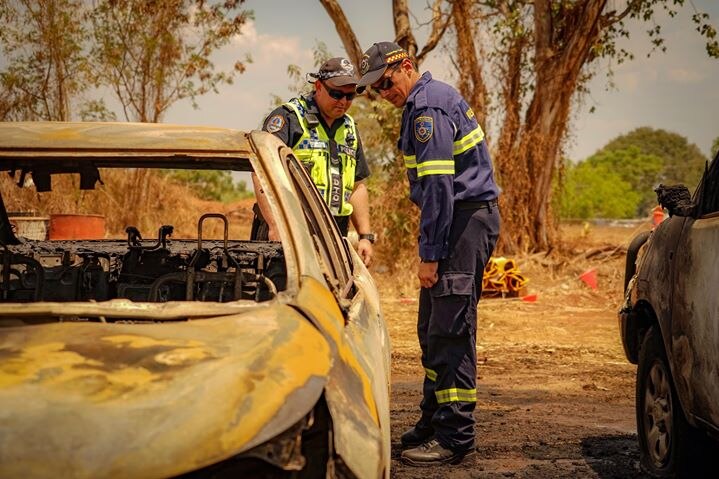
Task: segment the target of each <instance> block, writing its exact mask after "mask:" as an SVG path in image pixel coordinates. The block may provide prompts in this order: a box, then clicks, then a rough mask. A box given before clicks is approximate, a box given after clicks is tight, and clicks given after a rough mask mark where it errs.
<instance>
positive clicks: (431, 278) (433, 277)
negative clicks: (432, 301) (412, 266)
mask: <svg viewBox="0 0 719 479" xmlns="http://www.w3.org/2000/svg"><path fill="white" fill-rule="evenodd" d="M437 264H438V263H437V262H436V261H432V262H429V263H422V262H420V263H419V267H418V268H417V277H418V278H419V284H420V285H421V286H422V287H423V288H431V287H432V286H434V283H436V282H437V280H438V279H439V276H437Z"/></svg>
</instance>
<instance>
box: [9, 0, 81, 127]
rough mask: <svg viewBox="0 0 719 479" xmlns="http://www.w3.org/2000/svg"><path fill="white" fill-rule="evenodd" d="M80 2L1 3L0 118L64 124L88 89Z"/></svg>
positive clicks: (33, 0)
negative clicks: (2, 62) (2, 65)
mask: <svg viewBox="0 0 719 479" xmlns="http://www.w3.org/2000/svg"><path fill="white" fill-rule="evenodd" d="M83 10H84V5H83V2H82V1H81V0H17V1H13V2H9V1H4V0H3V1H0V25H2V27H1V28H0V45H1V46H2V52H3V54H4V56H5V59H6V61H7V64H6V65H5V67H6V69H5V70H4V71H2V72H0V120H58V121H62V120H69V119H70V116H71V107H72V105H71V103H72V100H73V99H75V98H76V97H77V96H78V95H80V94H81V93H82V92H83V91H84V90H86V88H87V87H88V86H89V76H88V73H89V70H88V62H87V60H86V55H85V53H86V52H84V51H83V45H84V44H85V40H86V35H87V31H86V30H85V28H84V24H83V22H81V21H78V16H79V17H82V12H83Z"/></svg>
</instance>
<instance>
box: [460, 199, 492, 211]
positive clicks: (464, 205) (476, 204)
mask: <svg viewBox="0 0 719 479" xmlns="http://www.w3.org/2000/svg"><path fill="white" fill-rule="evenodd" d="M493 206H495V207H496V206H497V199H496V198H495V199H493V200H487V201H455V202H454V207H455V208H456V209H458V210H481V209H483V208H486V209H488V210H489V209H491V208H492V207H493Z"/></svg>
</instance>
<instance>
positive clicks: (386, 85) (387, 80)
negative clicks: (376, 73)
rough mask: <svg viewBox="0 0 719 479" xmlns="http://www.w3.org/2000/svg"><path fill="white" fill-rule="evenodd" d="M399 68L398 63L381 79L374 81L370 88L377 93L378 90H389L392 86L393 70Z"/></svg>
mask: <svg viewBox="0 0 719 479" xmlns="http://www.w3.org/2000/svg"><path fill="white" fill-rule="evenodd" d="M398 68H399V64H397V65H395V66H393V67H392V69H391V70H390V71H389V75H388V76H386V77H384V78H382V80H381V81H380V82H379V83H376V84H374V85H372V89H373V90H374V91H375V93H377V94H378V95H379V93H380V92H382V91H384V90H389V89H390V88H392V87H393V86H394V82H393V81H392V77H393V76H394V72H396V71H397V69H398Z"/></svg>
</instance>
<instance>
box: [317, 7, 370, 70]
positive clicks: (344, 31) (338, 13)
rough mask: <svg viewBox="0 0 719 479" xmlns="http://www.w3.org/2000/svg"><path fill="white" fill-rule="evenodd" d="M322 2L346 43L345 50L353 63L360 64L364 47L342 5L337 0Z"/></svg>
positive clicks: (344, 43) (343, 43) (343, 42)
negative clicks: (361, 45)
mask: <svg viewBox="0 0 719 479" xmlns="http://www.w3.org/2000/svg"><path fill="white" fill-rule="evenodd" d="M320 3H321V4H322V6H323V7H325V10H326V11H327V14H328V15H329V16H330V18H331V19H332V22H333V23H334V24H335V28H336V29H337V34H338V35H339V36H340V39H341V40H342V45H344V47H345V51H346V52H347V55H348V56H349V57H350V60H352V63H354V64H355V65H357V66H359V64H360V62H361V61H362V48H361V47H360V44H359V42H358V41H357V36H356V35H355V33H354V31H353V30H352V26H351V25H350V23H349V21H348V20H347V16H346V15H345V13H344V11H343V10H342V7H340V5H339V4H338V3H337V0H320Z"/></svg>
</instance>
